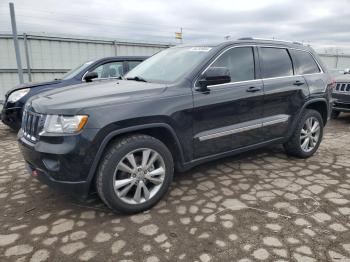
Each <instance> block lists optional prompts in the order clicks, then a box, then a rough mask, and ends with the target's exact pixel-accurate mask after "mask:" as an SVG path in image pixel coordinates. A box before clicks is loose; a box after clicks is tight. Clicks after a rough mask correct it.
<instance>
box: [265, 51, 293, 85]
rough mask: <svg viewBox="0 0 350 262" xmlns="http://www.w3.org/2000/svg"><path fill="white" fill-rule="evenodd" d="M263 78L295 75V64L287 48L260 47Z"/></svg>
mask: <svg viewBox="0 0 350 262" xmlns="http://www.w3.org/2000/svg"><path fill="white" fill-rule="evenodd" d="M260 55H261V60H262V73H263V78H271V77H283V76H291V75H293V65H292V61H291V59H290V56H289V54H288V51H287V49H283V48H271V47H262V48H260Z"/></svg>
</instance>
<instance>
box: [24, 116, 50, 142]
mask: <svg viewBox="0 0 350 262" xmlns="http://www.w3.org/2000/svg"><path fill="white" fill-rule="evenodd" d="M45 118H46V117H45V116H44V115H42V114H38V113H35V112H32V111H28V110H24V111H23V117H22V130H23V135H24V137H25V138H26V139H27V140H28V141H30V142H33V143H35V142H36V141H38V138H39V133H40V132H41V131H42V129H43V127H44V123H45Z"/></svg>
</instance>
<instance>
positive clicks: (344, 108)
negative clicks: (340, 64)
mask: <svg viewBox="0 0 350 262" xmlns="http://www.w3.org/2000/svg"><path fill="white" fill-rule="evenodd" d="M334 78H335V81H336V87H335V88H334V90H333V93H332V98H333V108H332V114H331V117H332V118H333V119H336V118H338V117H339V115H340V113H341V112H344V113H350V69H345V70H344V73H343V74H337V75H336V76H334Z"/></svg>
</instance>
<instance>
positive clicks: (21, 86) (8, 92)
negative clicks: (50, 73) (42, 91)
mask: <svg viewBox="0 0 350 262" xmlns="http://www.w3.org/2000/svg"><path fill="white" fill-rule="evenodd" d="M61 82H62V80H53V81H48V82H39V83H26V84H20V85H17V86H15V87H14V88H12V89H10V90H9V91H7V93H6V97H7V96H8V95H9V94H11V93H12V92H13V91H16V90H20V89H24V88H34V87H38V86H46V85H55V84H58V83H61Z"/></svg>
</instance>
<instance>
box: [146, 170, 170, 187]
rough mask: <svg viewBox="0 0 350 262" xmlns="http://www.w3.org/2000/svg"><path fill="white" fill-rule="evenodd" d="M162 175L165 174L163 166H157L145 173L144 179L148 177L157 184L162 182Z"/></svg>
mask: <svg viewBox="0 0 350 262" xmlns="http://www.w3.org/2000/svg"><path fill="white" fill-rule="evenodd" d="M164 175H165V170H164V168H163V167H159V168H157V169H155V170H153V171H152V172H150V173H149V174H147V175H146V179H148V180H149V181H151V182H152V183H153V184H155V185H159V184H161V183H163V180H164Z"/></svg>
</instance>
